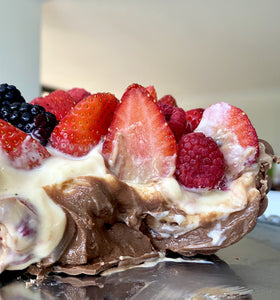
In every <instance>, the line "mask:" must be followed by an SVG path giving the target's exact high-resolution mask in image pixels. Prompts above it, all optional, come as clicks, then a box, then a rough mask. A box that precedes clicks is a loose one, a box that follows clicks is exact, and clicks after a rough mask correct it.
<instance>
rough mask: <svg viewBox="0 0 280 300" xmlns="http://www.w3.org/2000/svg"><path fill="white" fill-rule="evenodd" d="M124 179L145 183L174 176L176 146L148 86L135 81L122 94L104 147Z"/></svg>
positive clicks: (107, 155) (113, 169) (105, 153)
mask: <svg viewBox="0 0 280 300" xmlns="http://www.w3.org/2000/svg"><path fill="white" fill-rule="evenodd" d="M102 152H103V155H104V158H105V159H106V161H107V163H108V165H109V168H110V170H111V171H112V172H113V173H114V174H116V175H117V176H118V177H119V179H121V180H128V181H134V182H138V183H146V182H152V181H156V180H158V179H159V178H164V177H168V176H171V175H173V173H174V171H175V161H176V154H177V145H176V141H175V138H174V135H173V133H172V132H171V130H170V128H169V127H168V126H167V125H166V121H165V119H164V116H163V114H162V112H161V110H160V108H159V106H158V105H157V103H156V101H155V100H154V98H153V97H152V96H151V95H150V93H148V91H147V89H146V88H144V87H142V86H140V85H138V84H133V85H131V86H129V87H128V89H127V90H126V92H125V93H124V95H123V96H122V99H121V103H120V104H119V106H118V107H117V109H116V112H115V116H114V119H113V121H112V123H111V126H110V128H109V132H108V134H107V136H106V139H105V141H104V144H103V149H102Z"/></svg>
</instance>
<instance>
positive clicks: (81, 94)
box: [67, 88, 90, 103]
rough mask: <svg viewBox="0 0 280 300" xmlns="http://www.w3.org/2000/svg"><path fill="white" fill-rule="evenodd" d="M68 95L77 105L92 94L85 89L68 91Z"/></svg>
mask: <svg viewBox="0 0 280 300" xmlns="http://www.w3.org/2000/svg"><path fill="white" fill-rule="evenodd" d="M67 93H68V94H70V95H71V96H72V98H73V99H74V100H75V102H76V103H78V102H80V101H81V100H83V99H84V98H86V97H88V96H90V93H89V92H88V91H87V90H85V89H83V88H73V89H71V90H68V91H67Z"/></svg>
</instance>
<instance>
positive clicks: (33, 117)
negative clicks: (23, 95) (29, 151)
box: [0, 102, 57, 146]
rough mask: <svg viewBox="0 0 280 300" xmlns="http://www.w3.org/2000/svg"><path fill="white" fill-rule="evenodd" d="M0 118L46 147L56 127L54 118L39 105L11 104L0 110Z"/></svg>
mask: <svg viewBox="0 0 280 300" xmlns="http://www.w3.org/2000/svg"><path fill="white" fill-rule="evenodd" d="M0 117H1V119H3V120H4V121H6V122H9V123H11V124H12V125H14V126H15V127H17V128H19V129H20V130H22V131H24V132H26V133H28V134H30V135H31V136H32V137H33V138H35V139H37V140H38V141H39V142H40V143H41V144H42V145H44V146H45V145H46V144H47V142H48V139H49V137H50V135H51V133H52V131H53V129H54V127H55V126H56V123H57V122H56V117H55V115H53V114H52V113H49V112H46V111H45V109H44V108H43V107H41V106H39V105H33V104H30V103H26V102H22V103H20V102H13V103H10V104H8V105H5V106H3V107H2V108H1V109H0Z"/></svg>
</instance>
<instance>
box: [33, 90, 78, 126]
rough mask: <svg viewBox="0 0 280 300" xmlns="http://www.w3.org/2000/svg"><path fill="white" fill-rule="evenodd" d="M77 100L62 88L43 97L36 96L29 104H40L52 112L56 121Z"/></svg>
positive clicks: (62, 116)
mask: <svg viewBox="0 0 280 300" xmlns="http://www.w3.org/2000/svg"><path fill="white" fill-rule="evenodd" d="M76 103H77V101H76V100H75V99H74V98H73V97H72V96H71V95H70V94H69V93H67V92H65V91H62V90H57V91H54V92H52V93H50V94H48V95H47V96H45V97H38V98H35V99H33V100H32V101H31V104H37V105H41V106H43V107H44V108H45V110H46V111H48V112H51V113H53V114H54V115H55V116H56V119H57V120H58V121H61V120H62V119H63V118H64V116H66V114H67V113H68V112H69V111H70V110H71V109H72V108H73V107H74V106H75V105H76Z"/></svg>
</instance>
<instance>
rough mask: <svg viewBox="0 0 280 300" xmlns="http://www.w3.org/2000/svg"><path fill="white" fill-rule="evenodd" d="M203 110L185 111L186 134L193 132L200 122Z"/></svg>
mask: <svg viewBox="0 0 280 300" xmlns="http://www.w3.org/2000/svg"><path fill="white" fill-rule="evenodd" d="M203 111H204V109H203V108H195V109H191V110H188V111H186V118H187V126H186V133H190V132H193V131H194V130H195V129H196V127H197V126H198V124H199V123H200V120H201V118H202V115H203Z"/></svg>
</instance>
